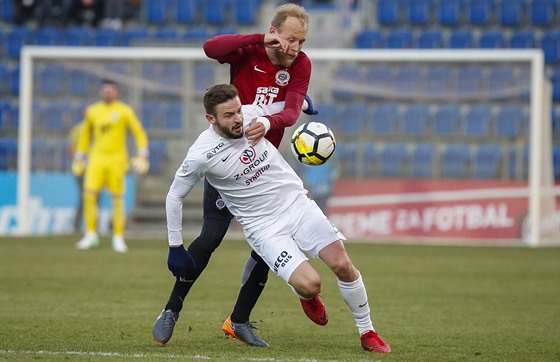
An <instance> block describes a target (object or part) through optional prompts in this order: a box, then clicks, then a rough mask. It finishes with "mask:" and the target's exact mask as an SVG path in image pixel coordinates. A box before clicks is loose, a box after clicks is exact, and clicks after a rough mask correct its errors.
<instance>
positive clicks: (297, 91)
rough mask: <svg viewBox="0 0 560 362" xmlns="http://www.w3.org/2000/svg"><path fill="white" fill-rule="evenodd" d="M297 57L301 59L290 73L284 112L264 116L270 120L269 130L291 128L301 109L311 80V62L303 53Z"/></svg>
mask: <svg viewBox="0 0 560 362" xmlns="http://www.w3.org/2000/svg"><path fill="white" fill-rule="evenodd" d="M299 57H301V59H299V61H298V62H297V64H294V70H293V72H291V79H290V83H289V84H288V91H287V92H286V99H285V101H286V103H285V105H284V110H283V111H282V112H279V113H276V114H273V115H270V116H266V118H268V119H269V120H270V128H271V129H284V128H286V127H291V126H293V125H294V124H295V123H296V121H297V119H298V117H299V115H300V113H301V107H302V106H303V101H304V99H305V95H306V94H307V88H309V80H310V78H311V61H310V60H309V58H308V57H307V55H306V54H305V53H300V54H299V55H298V58H299Z"/></svg>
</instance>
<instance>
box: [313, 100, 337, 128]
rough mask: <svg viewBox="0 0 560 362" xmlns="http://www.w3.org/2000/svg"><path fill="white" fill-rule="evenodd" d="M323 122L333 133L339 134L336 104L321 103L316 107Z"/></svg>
mask: <svg viewBox="0 0 560 362" xmlns="http://www.w3.org/2000/svg"><path fill="white" fill-rule="evenodd" d="M316 108H317V110H318V111H319V116H318V117H319V118H320V120H321V122H323V123H324V124H325V125H327V126H328V127H329V128H330V129H331V130H332V131H333V132H335V133H336V132H337V130H338V129H337V128H336V127H337V126H338V106H337V105H336V104H334V103H321V104H317V105H316Z"/></svg>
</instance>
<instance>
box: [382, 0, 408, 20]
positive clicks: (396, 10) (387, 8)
mask: <svg viewBox="0 0 560 362" xmlns="http://www.w3.org/2000/svg"><path fill="white" fill-rule="evenodd" d="M401 6H402V1H401V0H379V1H378V2H377V22H378V23H379V24H381V25H384V26H395V25H398V24H399V23H400V21H401V15H402V14H401Z"/></svg>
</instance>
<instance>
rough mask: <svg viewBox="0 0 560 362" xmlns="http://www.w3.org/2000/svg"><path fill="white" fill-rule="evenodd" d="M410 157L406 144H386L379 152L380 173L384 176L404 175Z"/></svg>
mask: <svg viewBox="0 0 560 362" xmlns="http://www.w3.org/2000/svg"><path fill="white" fill-rule="evenodd" d="M407 158H408V152H407V149H406V145H405V144H402V143H389V144H386V145H385V146H384V147H383V148H382V149H381V151H380V152H379V175H380V176H382V177H402V176H403V175H404V173H405V165H406V162H407Z"/></svg>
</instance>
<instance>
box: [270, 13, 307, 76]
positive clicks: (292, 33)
mask: <svg viewBox="0 0 560 362" xmlns="http://www.w3.org/2000/svg"><path fill="white" fill-rule="evenodd" d="M270 32H271V33H276V34H278V36H280V37H281V38H283V39H284V40H286V41H287V42H288V51H287V52H286V53H283V52H281V51H279V50H277V51H275V55H276V59H277V60H278V62H279V63H280V65H282V66H283V67H286V68H288V67H289V66H291V65H292V63H293V62H294V60H295V59H296V57H297V55H298V54H299V52H300V51H301V48H303V43H304V42H305V40H306V39H307V26H305V25H302V24H301V22H300V21H299V20H298V19H297V18H293V17H288V18H286V21H284V24H282V26H281V27H280V28H275V27H271V28H270Z"/></svg>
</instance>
